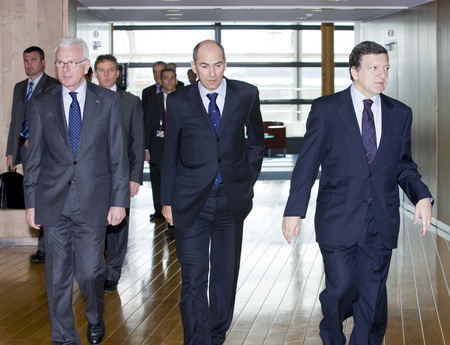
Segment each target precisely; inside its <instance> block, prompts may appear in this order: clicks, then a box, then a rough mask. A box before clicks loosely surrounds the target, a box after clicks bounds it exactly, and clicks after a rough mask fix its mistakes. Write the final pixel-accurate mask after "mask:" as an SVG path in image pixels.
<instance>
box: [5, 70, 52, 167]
mask: <svg viewBox="0 0 450 345" xmlns="http://www.w3.org/2000/svg"><path fill="white" fill-rule="evenodd" d="M58 84H59V82H58V80H57V79H55V78H52V77H50V76H48V75H47V74H45V73H44V74H43V75H42V77H41V79H40V80H39V83H38V84H37V85H36V86H35V88H34V91H33V93H32V94H31V98H30V100H29V101H28V105H27V107H28V108H29V107H30V104H31V100H32V99H33V98H34V97H35V96H36V95H38V94H40V93H41V92H43V91H45V90H47V89H50V88H52V87H54V86H55V85H58ZM27 88H28V78H27V79H25V80H22V81H21V82H19V83H17V84H16V85H15V86H14V94H13V104H12V108H11V123H10V125H9V133H8V142H7V144H6V155H12V156H13V158H12V165H16V164H19V163H21V162H22V159H21V157H20V154H19V153H20V147H19V137H20V131H21V130H22V122H23V114H24V112H25V97H26V95H27V91H28V90H27ZM28 116H30V115H29V111H28V110H27V117H28Z"/></svg>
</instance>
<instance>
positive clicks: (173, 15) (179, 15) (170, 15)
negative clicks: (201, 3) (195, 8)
mask: <svg viewBox="0 0 450 345" xmlns="http://www.w3.org/2000/svg"><path fill="white" fill-rule="evenodd" d="M182 15H183V13H166V14H165V16H168V17H175V16H177V17H181V16H182Z"/></svg>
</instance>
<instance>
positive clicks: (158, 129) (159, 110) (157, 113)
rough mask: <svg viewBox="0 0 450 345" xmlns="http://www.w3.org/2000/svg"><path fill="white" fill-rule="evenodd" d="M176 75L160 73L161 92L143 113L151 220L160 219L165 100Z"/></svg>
mask: <svg viewBox="0 0 450 345" xmlns="http://www.w3.org/2000/svg"><path fill="white" fill-rule="evenodd" d="M177 83H178V81H177V75H176V73H175V71H174V70H173V69H170V68H166V69H163V70H162V71H161V86H162V88H163V92H160V93H158V94H157V95H156V96H154V97H152V98H151V99H150V101H149V102H148V104H147V109H146V110H145V111H144V112H145V119H144V122H145V160H146V161H147V162H148V163H149V164H150V182H151V184H152V193H153V206H154V208H155V213H154V214H153V218H154V219H156V218H160V217H162V213H161V210H162V206H161V167H162V162H163V152H164V139H165V134H166V124H167V116H166V100H167V95H169V94H170V93H172V92H173V91H175V89H176V86H177ZM165 234H166V238H167V239H173V237H174V233H173V227H172V226H171V225H169V226H168V229H167V230H166V232H165Z"/></svg>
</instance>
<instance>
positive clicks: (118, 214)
mask: <svg viewBox="0 0 450 345" xmlns="http://www.w3.org/2000/svg"><path fill="white" fill-rule="evenodd" d="M125 215H126V213H125V207H117V206H111V208H110V209H109V212H108V224H109V225H112V226H116V225H119V224H120V223H121V222H122V220H123V219H124V218H125Z"/></svg>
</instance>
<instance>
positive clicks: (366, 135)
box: [361, 99, 377, 164]
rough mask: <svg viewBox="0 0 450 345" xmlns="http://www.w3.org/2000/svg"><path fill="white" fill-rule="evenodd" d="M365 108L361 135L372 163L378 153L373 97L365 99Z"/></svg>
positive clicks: (367, 155) (368, 160)
mask: <svg viewBox="0 0 450 345" xmlns="http://www.w3.org/2000/svg"><path fill="white" fill-rule="evenodd" d="M363 102H364V110H363V114H362V125H361V135H362V141H363V144H364V150H365V151H366V158H367V162H368V163H369V164H370V163H372V162H373V160H374V159H375V155H376V154H377V135H376V132H375V123H374V121H373V113H372V108H371V107H372V104H373V101H372V100H371V99H365V100H364V101H363Z"/></svg>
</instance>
